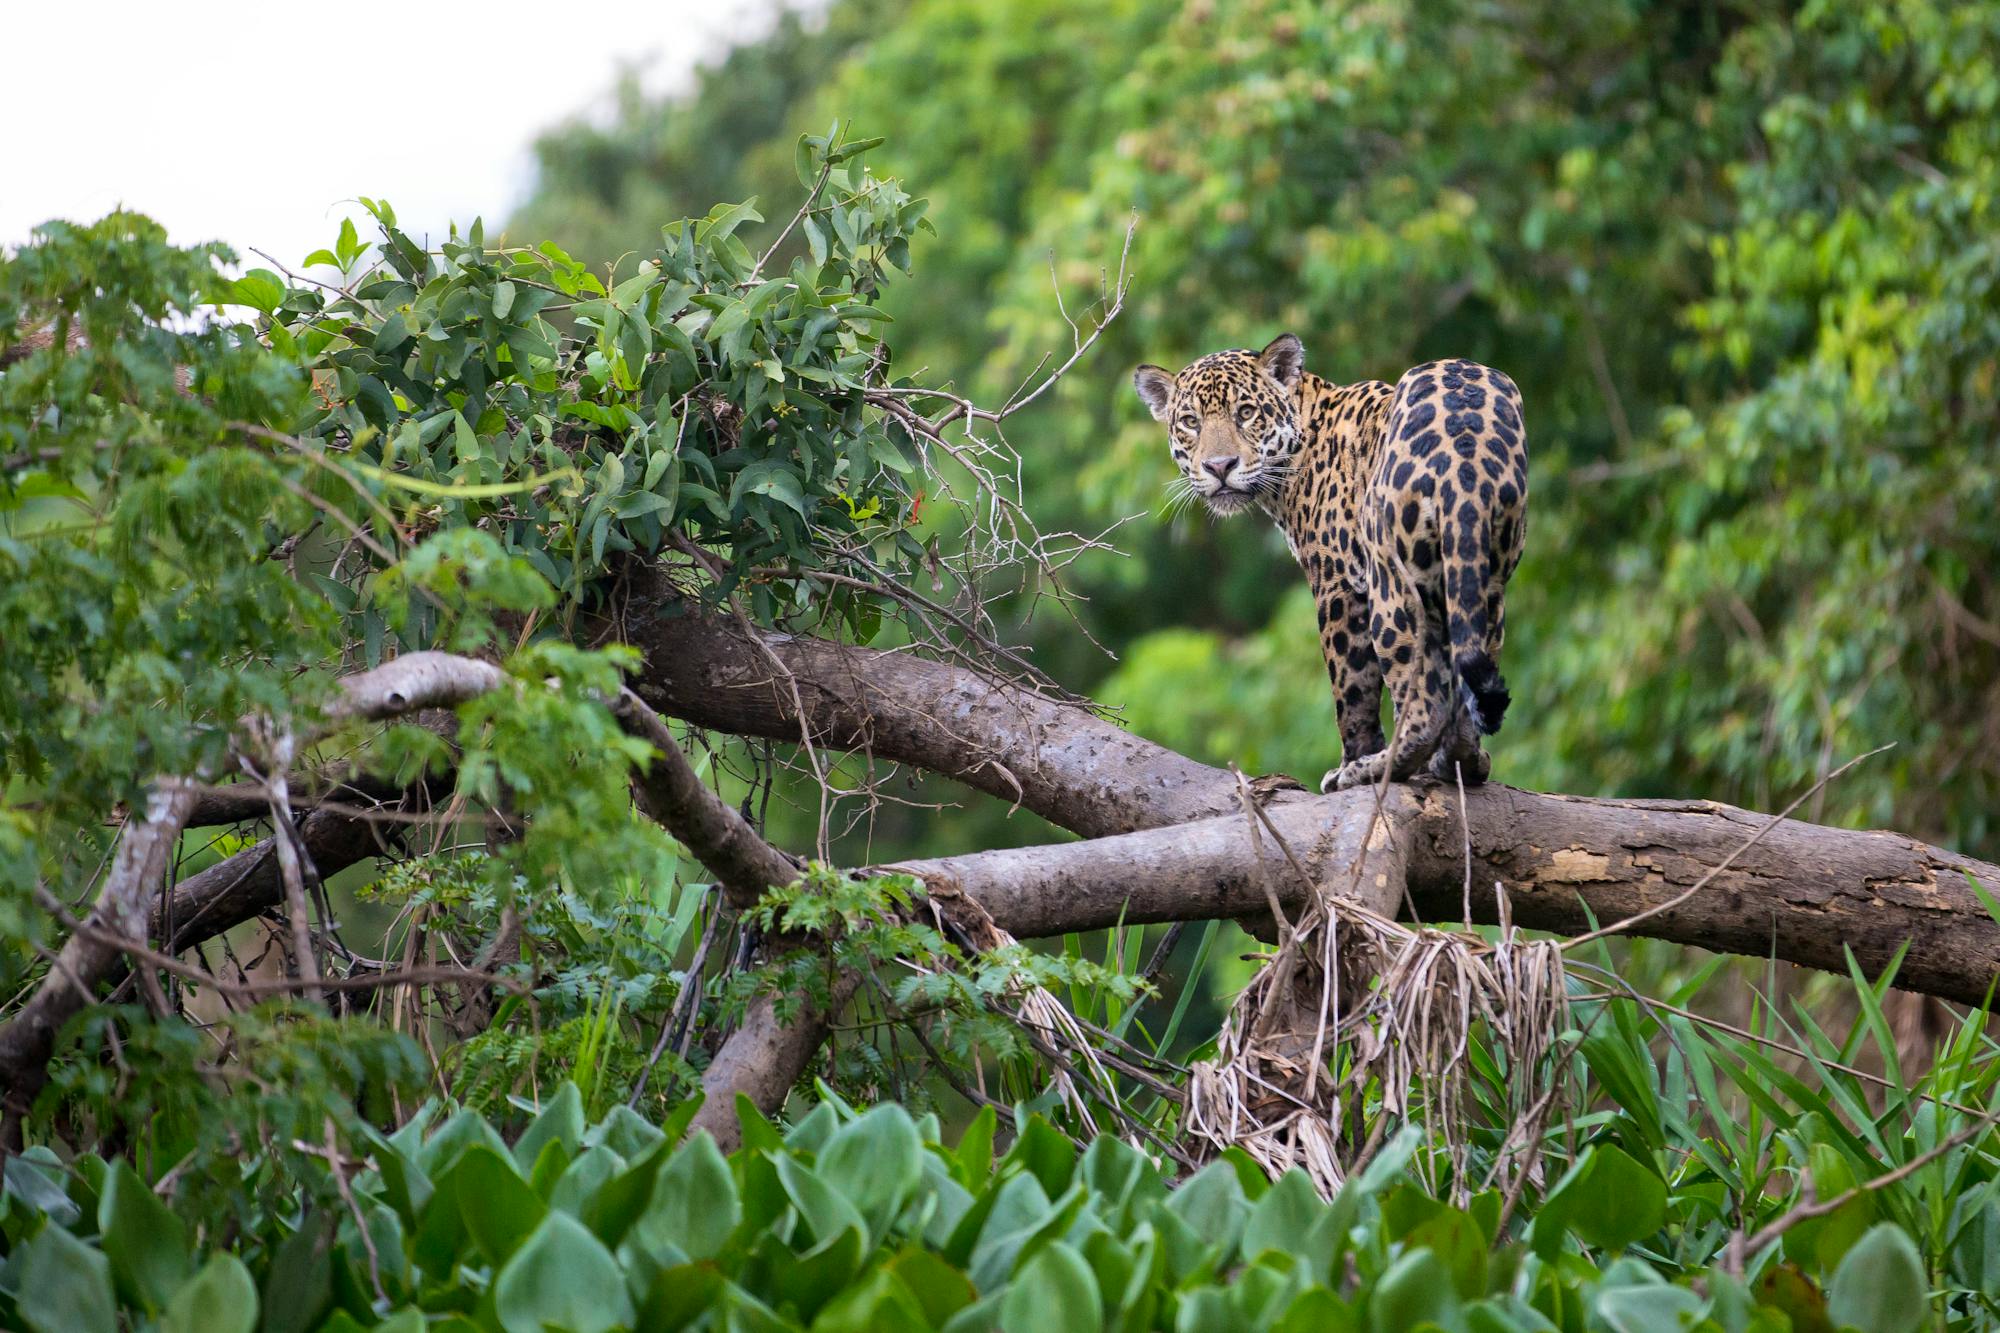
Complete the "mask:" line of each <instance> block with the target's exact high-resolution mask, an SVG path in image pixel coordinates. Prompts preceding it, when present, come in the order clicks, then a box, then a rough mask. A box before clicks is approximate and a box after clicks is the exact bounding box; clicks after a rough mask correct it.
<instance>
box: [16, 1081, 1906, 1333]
mask: <svg viewBox="0 0 2000 1333" xmlns="http://www.w3.org/2000/svg"><path fill="white" fill-rule="evenodd" d="M739 1109H740V1112H741V1115H742V1118H743V1128H744V1146H743V1147H742V1148H741V1149H740V1150H738V1151H737V1152H735V1153H733V1154H731V1155H730V1156H728V1157H726V1158H725V1157H724V1156H723V1155H722V1153H721V1152H719V1151H718V1150H717V1148H716V1146H715V1142H714V1140H713V1139H711V1138H709V1137H708V1136H707V1135H705V1134H697V1135H694V1136H692V1137H690V1138H687V1139H685V1140H683V1139H682V1138H681V1129H682V1127H683V1126H684V1125H685V1124H686V1123H687V1121H688V1119H689V1118H690V1117H691V1115H692V1113H693V1110H694V1104H692V1103H690V1104H688V1105H686V1106H684V1107H682V1108H681V1109H680V1111H679V1112H678V1113H676V1115H675V1116H674V1117H673V1118H672V1119H670V1120H669V1122H668V1123H667V1124H666V1125H665V1126H664V1127H658V1126H654V1125H652V1124H650V1123H648V1122H647V1121H645V1120H643V1119H641V1118H640V1117H638V1116H636V1115H634V1114H632V1113H631V1112H630V1111H628V1110H626V1109H624V1108H622V1107H620V1108H618V1109H616V1110H613V1111H612V1112H611V1113H610V1114H609V1115H607V1116H605V1117H604V1118H602V1119H601V1120H599V1121H598V1122H597V1123H595V1124H589V1123H587V1122H586V1118H585V1115H584V1110H583V1099H582V1097H581V1095H580V1094H579V1092H578V1090H577V1088H576V1086H575V1085H574V1084H569V1083H565V1084H564V1085H563V1086H562V1087H561V1089H560V1090H559V1091H557V1092H556V1093H555V1094H554V1095H553V1096H552V1097H551V1098H549V1100H548V1102H547V1104H546V1105H545V1106H544V1107H543V1109H542V1110H541V1112H540V1114H539V1115H538V1116H537V1117H536V1118H535V1119H534V1120H533V1121H532V1122H531V1123H530V1124H529V1126H528V1128H527V1130H526V1131H525V1132H524V1133H522V1134H521V1135H520V1136H519V1137H518V1138H517V1139H516V1140H515V1141H514V1142H513V1143H512V1144H509V1143H507V1142H506V1141H505V1140H504V1139H503V1138H502V1137H501V1136H500V1134H499V1133H498V1132H497V1131H496V1130H495V1129H494V1128H493V1126H492V1125H491V1124H490V1123H488V1122H487V1121H486V1120H484V1119H482V1118H480V1117H479V1116H478V1115H476V1114H475V1113H473V1112H471V1111H467V1110H459V1111H457V1112H456V1113H448V1112H447V1110H446V1109H445V1108H443V1107H441V1106H437V1105H435V1104H433V1105H431V1106H429V1107H427V1108H425V1110H424V1111H423V1112H421V1113H420V1114H419V1115H417V1116H416V1117H415V1118H414V1119H413V1120H412V1121H411V1122H410V1123H409V1124H407V1125H405V1126H404V1127H403V1128H402V1129H400V1130H398V1131H397V1132H396V1133H394V1134H392V1135H376V1136H375V1137H374V1138H373V1140H372V1141H371V1142H370V1144H369V1159H370V1160H369V1163H368V1165H366V1167H365V1168H364V1169H359V1170H355V1168H356V1167H358V1166H360V1164H358V1163H351V1162H348V1163H342V1164H341V1167H342V1169H343V1170H350V1171H354V1174H353V1176H352V1179H351V1180H350V1181H349V1182H348V1184H347V1186H346V1188H345V1190H344V1191H343V1193H344V1202H343V1203H336V1204H334V1205H332V1206H329V1207H309V1208H304V1209H293V1208H290V1207H287V1206H284V1205H283V1204H280V1205H278V1206H275V1207H273V1208H272V1209H271V1210H270V1211H269V1212H268V1213H266V1214H265V1215H263V1216H262V1217H261V1218H259V1219H257V1221H256V1222H255V1223H254V1224H252V1225H250V1226H247V1227H246V1228H245V1229H244V1230H243V1231H242V1232H241V1233H239V1234H236V1235H234V1236H231V1237H227V1238H218V1237H215V1236H212V1235H202V1234H198V1233H197V1234H190V1232H189V1228H188V1227H187V1226H186V1225H185V1224H184V1223H183V1222H182V1221H181V1220H180V1219H178V1218H177V1217H176V1216H175V1214H174V1213H173V1211H171V1210H170V1209H169V1208H168V1206H167V1205H166V1204H164V1203H163V1202H161V1200H160V1199H159V1198H158V1197H156V1195H155V1193H154V1191H152V1190H150V1189H148V1188H147V1186H146V1183H145V1181H143V1180H142V1179H141V1178H140V1177H139V1176H137V1175H136V1174H135V1173H134V1172H133V1171H132V1169H131V1168H130V1167H129V1166H127V1165H125V1164H124V1163H122V1162H109V1163H107V1162H106V1161H104V1160H103V1159H101V1158H98V1157H95V1156H91V1157H85V1158H82V1159H80V1160H78V1161H77V1162H75V1163H72V1164H69V1165H67V1166H65V1165H62V1164H60V1163H58V1162H57V1161H56V1160H55V1159H54V1158H53V1156H52V1155H51V1154H48V1153H47V1152H46V1151H41V1150H38V1151H36V1152H34V1153H31V1154H30V1155H29V1156H28V1157H26V1158H23V1159H21V1160H20V1161H19V1163H18V1164H16V1165H15V1166H13V1167H11V1168H10V1170H9V1174H8V1181H7V1187H6V1195H5V1212H4V1214H0V1231H4V1235H5V1239H6V1244H7V1248H8V1254H7V1258H6V1262H5V1266H4V1268H0V1292H4V1294H0V1315H4V1316H6V1322H7V1325H8V1326H9V1327H26V1328H29V1329H33V1330H36V1331H37V1333H95V1330H109V1329H112V1328H115V1327H117V1326H118V1322H119V1320H120V1318H121V1317H122V1318H124V1319H126V1320H129V1321H130V1323H131V1324H132V1325H133V1326H140V1325H143V1324H144V1323H145V1321H147V1320H152V1321H155V1325H154V1326H156V1327H160V1328H163V1329H177V1330H178V1329H189V1330H192V1329H206V1330H244V1331H247V1330H249V1329H252V1328H255V1327H259V1326H260V1325H259V1320H260V1319H261V1320H262V1324H261V1326H262V1327H264V1328H268V1329H313V1328H317V1329H325V1330H349V1329H362V1328H379V1329H403V1330H415V1329H420V1328H439V1329H445V1328H449V1329H465V1330H471V1329H501V1330H507V1333H534V1331H535V1330H539V1329H542V1328H544V1327H556V1328H562V1329H576V1330H583V1331H584V1333H596V1331H597V1330H606V1329H613V1328H621V1327H625V1328H648V1329H674V1328H684V1327H696V1328H730V1329H750V1330H767V1329H768V1330H780V1329H798V1328H812V1329H815V1330H828V1331H831V1330H867V1329H898V1330H901V1329H908V1330H922V1329H949V1330H952V1331H953V1333H972V1331H973V1330H979V1329H998V1328H1005V1329H1007V1330H1009V1331H1010V1333H1027V1331H1029V1330H1040V1329H1050V1330H1074V1329H1085V1328H1099V1327H1101V1328H1106V1329H1121V1330H1122V1329H1146V1328H1177V1329H1184V1330H1208V1329H1215V1330H1225V1329H1273V1330H1279V1329H1283V1330H1293V1329H1296V1330H1306V1329H1312V1330H1326V1329H1348V1328H1353V1329H1359V1328H1381V1329H1411V1328H1417V1327H1420V1326H1436V1327H1439V1328H1443V1329H1451V1330H1474V1329H1478V1330H1489V1329H1490V1330H1499V1329H1544V1328H1552V1327H1567V1328H1583V1327H1592V1328H1599V1327H1604V1328H1615V1329H1654V1328H1660V1329H1668V1328H1689V1327H1701V1328H1711V1329H1726V1330H1732V1331H1735V1330H1750V1329H1758V1330H1778V1329H1783V1328H1786V1327H1788V1326H1789V1327H1794V1328H1802V1327H1827V1326H1829V1323H1828V1321H1829V1320H1830V1321H1832V1323H1834V1324H1840V1325H1850V1324H1851V1325H1854V1326H1856V1327H1860V1328H1863V1329H1868V1330H1879V1331H1881V1333H1897V1331H1899V1330H1907V1329H1913V1328H1916V1327H1917V1326H1918V1325H1919V1324H1921V1323H1922V1322H1923V1321H1924V1318H1925V1316H1924V1309H1925V1302H1924V1294H1925V1292H1926V1291H1927V1290H1928V1287H1929V1284H1930V1278H1929V1276H1928V1275H1927V1274H1926V1273H1925V1271H1924V1267H1923V1263H1922V1261H1921V1260H1920V1258H1919V1256H1918V1253H1917V1249H1916V1247H1915V1246H1914V1245H1913V1244H1912V1243H1911V1241H1910V1239H1909V1237H1908V1236H1907V1235H1906V1234H1905V1233H1904V1232H1903V1231H1902V1230H1900V1229H1899V1228H1898V1227H1896V1226H1895V1225H1894V1224H1891V1223H1884V1224H1877V1225H1875V1226H1873V1227H1870V1228H1867V1229H1865V1230H1862V1231H1858V1232H1857V1233H1856V1238H1855V1239H1854V1240H1853V1242H1852V1243H1851V1245H1850V1247H1849V1248H1848V1249H1847V1251H1846V1253H1845V1255H1844V1257H1843V1258H1842V1259H1841V1261H1840V1263H1839V1264H1838V1266H1837V1267H1836V1268H1835V1269H1834V1271H1833V1273H1832V1277H1831V1280H1830V1281H1829V1282H1827V1283H1826V1284H1825V1285H1824V1287H1822V1286H1820V1285H1817V1284H1815V1283H1813V1282H1812V1281H1810V1280H1808V1279H1807V1278H1806V1277H1805V1276H1803V1275H1802V1274H1801V1273H1800V1272H1799V1270H1797V1269H1796V1268H1792V1267H1790V1266H1788V1265H1772V1266H1769V1267H1767V1268H1766V1269H1765V1270H1764V1272H1763V1274H1762V1275H1761V1276H1760V1277H1759V1278H1758V1279H1757V1280H1755V1281H1753V1282H1745V1281H1743V1280H1741V1279H1739V1278H1737V1277H1732V1276H1730V1275H1728V1274H1727V1273H1725V1272H1724V1271H1722V1269H1720V1268H1717V1267H1700V1268H1677V1267H1676V1266H1675V1265H1674V1264H1673V1263H1672V1262H1671V1261H1669V1260H1666V1259H1664V1258H1663V1257H1662V1250H1661V1249H1660V1248H1659V1247H1657V1246H1655V1245H1653V1244H1652V1242H1654V1241H1656V1240H1658V1239H1660V1238H1662V1237H1664V1236H1668V1235H1671V1234H1672V1233H1675V1232H1678V1231H1680V1230H1681V1229H1683V1228H1685V1227H1688V1226H1692V1225H1698V1216H1699V1214H1700V1213H1701V1212H1702V1211H1703V1209H1704V1207H1705V1205H1704V1204H1703V1202H1702V1201H1701V1199H1700V1198H1699V1197H1698V1196H1694V1195H1688V1194H1682V1195H1680V1196H1678V1197H1674V1198H1670V1196H1669V1193H1668V1190H1667V1187H1666V1185H1665V1184H1664V1183H1663V1182H1662V1181H1661V1180H1660V1178H1659V1177H1658V1176H1657V1175H1656V1174H1654V1172H1653V1170H1652V1168H1651V1167H1650V1166H1648V1165H1645V1164H1642V1163H1641V1162H1639V1161H1637V1160H1635V1159H1634V1158H1633V1157H1631V1156H1629V1155H1628V1154H1626V1153H1625V1152H1624V1151H1623V1150H1621V1149H1619V1148H1618V1147H1616V1146H1615V1145H1609V1144H1606V1145H1600V1146H1599V1147H1597V1148H1595V1149H1593V1150H1591V1151H1590V1152H1588V1153H1586V1154H1585V1156H1584V1157H1582V1158H1581V1159H1580V1160H1579V1161H1578V1163H1577V1164H1576V1166H1575V1167H1574V1168H1573V1169H1572V1170H1571V1171H1570V1173H1569V1174H1568V1175H1567V1176H1566V1177H1565V1178H1564V1179H1563V1180H1562V1181H1561V1182H1560V1183H1559V1184H1558V1185H1557V1186H1556V1189H1555V1191H1554V1193H1553V1195H1552V1196H1551V1198H1550V1200H1549V1202H1548V1203H1547V1204H1546V1205H1545V1206H1544V1208H1543V1209H1542V1211H1541V1213H1540V1215H1539V1216H1538V1217H1537V1219H1536V1220H1535V1222H1534V1225H1533V1226H1532V1228H1530V1229H1529V1230H1528V1231H1527V1233H1526V1234H1525V1237H1519V1236H1517V1237H1513V1238H1510V1237H1508V1236H1507V1235H1506V1234H1504V1232H1503V1228H1502V1225H1501V1218H1502V1214H1503V1211H1504V1203H1503V1200H1502V1199H1501V1198H1500V1196H1499V1194H1498V1193H1497V1192H1488V1193H1485V1194H1481V1195H1478V1196H1476V1197H1474V1198H1473V1199H1472V1200H1471V1201H1470V1203H1469V1206H1467V1207H1466V1208H1463V1209H1460V1208H1455V1207H1452V1206H1450V1205H1448V1204H1444V1203H1440V1202H1438V1201H1436V1200H1434V1199H1433V1198H1432V1197H1431V1196H1430V1195H1429V1194H1428V1193H1427V1192H1425V1191H1424V1190H1423V1189H1422V1188H1421V1187H1420V1186H1419V1185H1417V1184H1416V1183H1414V1182H1413V1180H1412V1179H1411V1178H1410V1171H1409V1167H1410V1165H1411V1163H1412V1158H1413V1155H1415V1154H1417V1153H1419V1152H1420V1151H1421V1147H1420V1145H1421V1142H1422V1138H1423V1135H1422V1133H1421V1131H1420V1130H1418V1129H1415V1128H1411V1129H1406V1130H1405V1131H1403V1133H1402V1134H1401V1135H1400V1136H1399V1137H1397V1138H1396V1139H1395V1140H1393V1141H1392V1142H1391V1143H1390V1144H1389V1145H1388V1146H1387V1147H1385V1149H1384V1150H1383V1151H1382V1152H1381V1153H1380V1154H1379V1155H1378V1156H1377V1157H1376V1159H1375V1161H1374V1162H1373V1163H1372V1164H1371V1165H1370V1166H1369V1168H1368V1169H1367V1170H1366V1171H1365V1172H1363V1173H1362V1174H1361V1175H1360V1176H1359V1177H1358V1178H1356V1179H1354V1180H1352V1181H1350V1182H1349V1183H1348V1185H1347V1186H1346V1187H1345V1188H1344V1189H1343V1190H1342V1191H1341V1192H1340V1194H1339V1195H1338V1196H1337V1197H1336V1198H1335V1199H1334V1200H1333V1201H1332V1202H1331V1203H1327V1202H1324V1201H1322V1200H1321V1199H1320V1198H1319V1197H1318V1196H1317V1195H1316V1194H1315V1193H1314V1192H1313V1190H1312V1187H1311V1186H1310V1185H1309V1184H1308V1183H1307V1182H1306V1179H1305V1177H1304V1176H1303V1175H1302V1174H1299V1173H1296V1172H1294V1173H1292V1174H1290V1175H1287V1176H1286V1177H1284V1178H1283V1179H1280V1180H1279V1181H1277V1182H1276V1183H1275V1184H1273V1183H1271V1182H1270V1181H1268V1180H1266V1179H1265V1178H1264V1177H1263V1175H1262V1174H1261V1173H1260V1172H1259V1171H1258V1170H1257V1169H1256V1168H1255V1167H1254V1166H1252V1165H1250V1164H1249V1163H1248V1162H1247V1160H1243V1159H1238V1158H1236V1157H1234V1156H1233V1155H1231V1156H1225V1157H1224V1158H1223V1159H1222V1160H1219V1161H1216V1162H1213V1163H1211V1164H1210V1165H1209V1166H1207V1167H1206V1168H1204V1169H1203V1170H1201V1171H1200V1172H1198V1173H1196V1174H1195V1175H1193V1176H1192V1177H1190V1178H1188V1179H1186V1180H1184V1181H1182V1182H1181V1183H1179V1184H1178V1185H1177V1186H1176V1185H1174V1184H1172V1182H1170V1180H1169V1179H1168V1178H1167V1177H1166V1176H1165V1175H1164V1174H1163V1173H1162V1172H1161V1170H1160V1168H1159V1166H1158V1165H1157V1164H1156V1163H1155V1162H1154V1161H1152V1160H1150V1159H1148V1158H1147V1157H1145V1156H1144V1155H1142V1154H1141V1153H1140V1152H1139V1151H1138V1150H1136V1149H1134V1148H1132V1147H1131V1146H1129V1145H1128V1144H1126V1143H1125V1142H1123V1141H1122V1140H1120V1139H1118V1138H1115V1137H1112V1136H1109V1135H1107V1136H1104V1137H1101V1138H1099V1139H1097V1140H1096V1141H1094V1142H1093V1143H1091V1144H1090V1145H1089V1147H1088V1148H1087V1149H1085V1150H1084V1151H1083V1152H1081V1153H1080V1154H1079V1153H1078V1152H1077V1151H1076V1149H1075V1148H1074V1146H1073V1145H1072V1144H1071V1142H1070V1141H1069V1140H1068V1139H1067V1138H1066V1137H1065V1136H1064V1135H1062V1134H1061V1133H1060V1132H1058V1131H1057V1130H1055V1129H1054V1128H1052V1127H1051V1126H1050V1125H1049V1124H1048V1123H1047V1122H1045V1121H1043V1120H1041V1119H1040V1118H1039V1117H1033V1116H1029V1117H1024V1118H1023V1119H1021V1120H1020V1121H1019V1122H1018V1125H1017V1126H1016V1132H1015V1134H1014V1135H1013V1142H1012V1145H1011V1146H1010V1147H1009V1148H1008V1149H1007V1150H1006V1152H1005V1153H1004V1154H1003V1155H1000V1156H998V1157H997V1158H996V1157H995V1136H996V1132H997V1130H998V1124H997V1122H996V1117H995V1115H994V1113H993V1111H992V1110H991V1108H988V1109H987V1110H985V1111H983V1112H981V1114H980V1115H979V1116H978V1118H976V1119H975V1120H973V1122H972V1123H971V1125H970V1126H969V1127H968V1128H967V1129H966V1130H965V1131H964V1133H963V1134H962V1135H961V1136H960V1138H959V1142H958V1145H957V1147H956V1148H949V1147H946V1146H945V1145H944V1144H943V1143H942V1142H941V1141H940V1136H939V1128H938V1122H937V1120H936V1118H935V1117H932V1116H925V1117H924V1118H923V1119H922V1120H915V1119H913V1118H912V1117H911V1116H910V1115H909V1114H908V1113H907V1112H906V1111H904V1110H903V1109H902V1108H901V1107H900V1106H897V1105H894V1104H884V1105H881V1106H877V1107H874V1108H873V1109H870V1110H866V1111H857V1110H855V1109H853V1108H851V1107H849V1106H848V1105H847V1104H846V1103H844V1102H842V1101H841V1100H839V1099H838V1098H834V1097H828V1098H827V1099H826V1100H824V1101H822V1102H820V1103H819V1104H818V1105H817V1106H816V1107H814V1108H813V1110H812V1111H811V1112H810V1114H807V1115H805V1116H804V1117H802V1118H801V1119H799V1120H798V1121H797V1122H796V1123H795V1124H794V1125H793V1126H792V1127H791V1128H790V1129H789V1130H786V1131H784V1132H782V1133H781V1132H780V1130H779V1129H778V1128H777V1127H776V1126H774V1125H772V1124H771V1123H770V1122H768V1121H766V1120H764V1119H763V1118H762V1117H761V1116H759V1115H758V1114H757V1113H756V1112H755V1111H754V1110H753V1109H750V1108H748V1105H747V1103H745V1104H743V1105H742V1106H741V1107H740V1108H739ZM1496 1242H1497V1243H1496Z"/></svg>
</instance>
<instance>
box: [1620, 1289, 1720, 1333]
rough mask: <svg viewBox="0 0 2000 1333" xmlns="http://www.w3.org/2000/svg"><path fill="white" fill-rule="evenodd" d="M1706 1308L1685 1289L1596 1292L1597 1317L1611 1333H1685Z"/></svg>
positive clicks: (1699, 1299) (1703, 1303)
mask: <svg viewBox="0 0 2000 1333" xmlns="http://www.w3.org/2000/svg"><path fill="white" fill-rule="evenodd" d="M1706 1305H1707V1302H1705V1301H1703V1300H1702V1298H1701V1297H1699V1296H1697V1295H1695V1294H1694V1293H1693V1292H1691V1291H1689V1290H1688V1289H1687V1288H1686V1287H1670V1286H1667V1285H1666V1284H1665V1283H1652V1284H1646V1285H1641V1286H1631V1287H1612V1288H1608V1289H1606V1290H1604V1291H1601V1292H1599V1293H1598V1296H1597V1317H1598V1318H1600V1319H1602V1320H1603V1321H1604V1322H1605V1324H1606V1325H1607V1326H1608V1327H1609V1328H1610V1329H1611V1330H1612V1333H1685V1330H1687V1329H1691V1328H1694V1327H1695V1326H1696V1324H1697V1321H1698V1320H1699V1319H1700V1317H1701V1314H1702V1312H1703V1310H1704V1308H1705V1307H1706Z"/></svg>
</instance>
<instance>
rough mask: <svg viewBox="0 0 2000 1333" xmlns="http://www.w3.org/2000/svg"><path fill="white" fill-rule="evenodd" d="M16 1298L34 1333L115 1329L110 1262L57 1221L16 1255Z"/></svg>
mask: <svg viewBox="0 0 2000 1333" xmlns="http://www.w3.org/2000/svg"><path fill="white" fill-rule="evenodd" d="M13 1277H14V1292H15V1295H14V1300H15V1305H16V1307H17V1308H18V1309H19V1310H20V1312H21V1317H22V1318H23V1319H25V1320H27V1321H28V1327H29V1328H31V1329H33V1330H34V1333H117V1328H118V1316H117V1305H116V1302H115V1300H114V1298H113V1296H112V1292H111V1265H110V1263H109V1262H108V1261H107V1260H106V1259H105V1257H104V1256H103V1255H102V1254H100V1253H99V1252H98V1251H96V1250H94V1249H92V1248H91V1247H90V1246H88V1245H86V1244H84V1243H83V1242H82V1241H80V1240H78V1239H77V1238H76V1237H74V1236H72V1235H70V1234H69V1232H67V1231H65V1230H63V1229H62V1228H61V1227H58V1226H45V1227H43V1228H42V1230H41V1233H40V1234H39V1235H37V1236H36V1237H35V1238H34V1239H33V1240H31V1241H29V1242H28V1243H27V1244H26V1245H24V1246H22V1247H21V1248H20V1249H19V1250H17V1251H16V1252H15V1254H14V1256H13Z"/></svg>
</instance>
